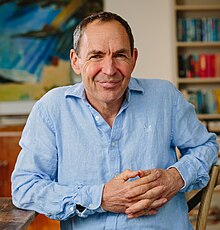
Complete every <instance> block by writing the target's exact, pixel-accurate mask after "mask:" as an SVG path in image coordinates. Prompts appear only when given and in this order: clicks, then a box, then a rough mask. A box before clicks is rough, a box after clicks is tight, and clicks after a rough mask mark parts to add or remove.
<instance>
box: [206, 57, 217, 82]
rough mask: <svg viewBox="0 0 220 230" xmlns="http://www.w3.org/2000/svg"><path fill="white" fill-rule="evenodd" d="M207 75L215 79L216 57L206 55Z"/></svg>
mask: <svg viewBox="0 0 220 230" xmlns="http://www.w3.org/2000/svg"><path fill="white" fill-rule="evenodd" d="M206 75H207V77H215V55H214V54H206Z"/></svg>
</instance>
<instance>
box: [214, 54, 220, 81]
mask: <svg viewBox="0 0 220 230" xmlns="http://www.w3.org/2000/svg"><path fill="white" fill-rule="evenodd" d="M215 76H216V77H218V78H220V53H218V54H215Z"/></svg>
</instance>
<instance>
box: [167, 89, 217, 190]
mask: <svg viewBox="0 0 220 230" xmlns="http://www.w3.org/2000/svg"><path fill="white" fill-rule="evenodd" d="M172 129H173V134H172V136H173V137H172V142H173V145H174V146H177V147H178V149H179V150H180V152H181V158H180V160H179V161H178V162H176V163H175V164H174V165H172V166H171V167H175V168H176V169H177V170H178V171H179V173H180V175H181V176H182V178H183V180H184V182H185V185H184V187H183V188H182V189H181V190H180V191H182V192H188V191H190V190H194V189H200V188H202V187H204V186H206V184H207V183H208V181H209V171H210V169H211V166H212V165H213V164H215V163H216V162H217V159H218V148H219V147H218V144H217V142H216V135H215V134H214V133H209V132H208V131H207V129H206V127H205V126H204V125H203V124H202V123H201V122H200V121H199V120H198V118H197V115H196V113H195V109H194V107H193V105H192V104H190V103H188V102H187V101H186V100H185V99H184V98H183V96H182V94H181V93H180V92H179V91H177V100H176V104H175V105H174V107H173V125H172Z"/></svg>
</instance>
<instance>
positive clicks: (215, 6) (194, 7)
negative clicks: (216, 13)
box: [175, 4, 220, 11]
mask: <svg viewBox="0 0 220 230" xmlns="http://www.w3.org/2000/svg"><path fill="white" fill-rule="evenodd" d="M175 10H178V11H190V10H191V11H202V10H205V11H207V10H220V5H218V4H213V5H176V6H175Z"/></svg>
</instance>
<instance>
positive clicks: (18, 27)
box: [0, 0, 103, 102]
mask: <svg viewBox="0 0 220 230" xmlns="http://www.w3.org/2000/svg"><path fill="white" fill-rule="evenodd" d="M102 10H103V1H102V0H36V1H30V0H14V1H13V0H0V34H1V35H0V101H1V102H3V101H25V100H37V99H39V98H40V97H41V96H42V95H43V94H44V93H45V92H47V91H48V90H50V89H51V88H54V87H57V86H61V85H67V84H72V83H74V78H73V77H72V76H73V73H72V71H71V67H70V61H69V51H70V49H71V47H72V33H73V30H74V28H75V27H76V25H77V24H78V22H79V21H80V20H81V19H82V18H84V17H86V16H87V15H90V14H91V13H94V12H98V11H102Z"/></svg>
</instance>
